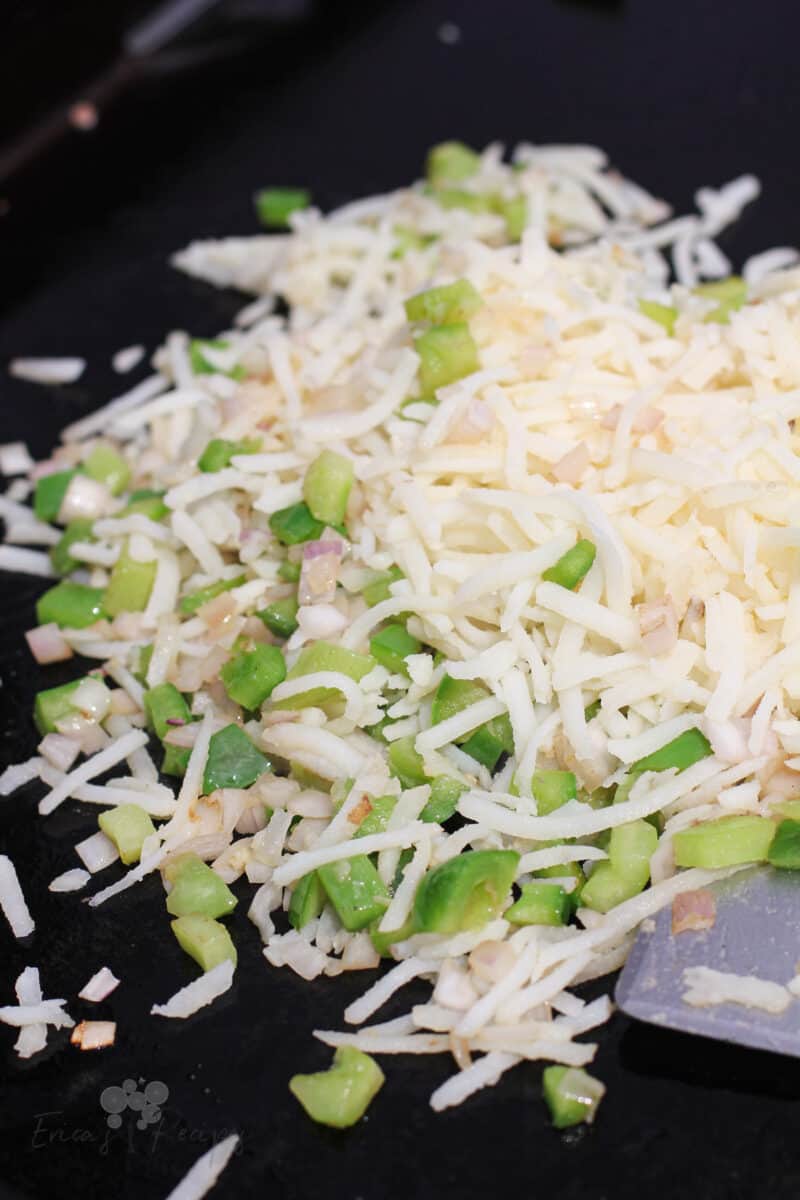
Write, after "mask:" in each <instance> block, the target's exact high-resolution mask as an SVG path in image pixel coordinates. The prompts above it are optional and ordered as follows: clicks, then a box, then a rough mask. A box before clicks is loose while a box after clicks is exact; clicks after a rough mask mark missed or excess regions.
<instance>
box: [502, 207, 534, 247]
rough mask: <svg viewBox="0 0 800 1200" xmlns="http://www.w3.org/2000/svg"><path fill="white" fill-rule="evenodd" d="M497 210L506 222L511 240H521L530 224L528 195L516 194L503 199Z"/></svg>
mask: <svg viewBox="0 0 800 1200" xmlns="http://www.w3.org/2000/svg"><path fill="white" fill-rule="evenodd" d="M497 211H498V212H499V213H500V216H501V217H502V218H503V220H504V221H505V223H506V233H507V234H508V238H509V241H512V242H519V241H521V240H522V235H523V233H524V232H525V230H526V228H527V225H528V200H527V197H526V196H514V197H512V198H511V199H510V200H504V199H501V200H500V201H499V203H498V204H497Z"/></svg>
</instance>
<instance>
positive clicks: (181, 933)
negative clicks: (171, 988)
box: [170, 913, 236, 971]
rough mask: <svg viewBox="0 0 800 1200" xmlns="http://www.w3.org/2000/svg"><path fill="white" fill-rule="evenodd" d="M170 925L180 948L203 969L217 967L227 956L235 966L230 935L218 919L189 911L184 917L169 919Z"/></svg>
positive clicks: (234, 954) (234, 950)
mask: <svg viewBox="0 0 800 1200" xmlns="http://www.w3.org/2000/svg"><path fill="white" fill-rule="evenodd" d="M170 925H171V926H172V932H173V933H174V934H175V937H176V938H177V939H178V945H179V946H180V948H181V949H182V950H185V951H186V953H187V954H189V955H191V957H192V958H193V959H194V960H195V962H196V963H198V964H199V966H201V967H202V968H203V970H204V971H210V970H211V969H212V967H218V966H219V964H220V963H221V962H225V960H226V959H228V958H229V959H230V960H231V962H232V963H233V965H234V966H236V947H235V946H234V944H233V942H232V941H231V935H230V934H229V933H228V931H227V929H226V928H225V926H224V925H220V923H219V921H214V920H212V918H211V917H204V916H201V915H200V914H199V913H189V914H188V915H187V916H184V917H176V918H175V920H174V921H170Z"/></svg>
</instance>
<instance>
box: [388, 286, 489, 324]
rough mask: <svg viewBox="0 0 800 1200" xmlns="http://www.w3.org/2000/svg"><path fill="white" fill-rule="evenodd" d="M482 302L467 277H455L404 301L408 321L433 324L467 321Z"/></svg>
mask: <svg viewBox="0 0 800 1200" xmlns="http://www.w3.org/2000/svg"><path fill="white" fill-rule="evenodd" d="M482 304H483V301H482V300H481V298H480V296H479V294H478V292H477V291H476V290H475V288H474V287H473V286H472V284H471V283H470V281H469V280H468V279H457V280H456V281H455V283H446V284H443V285H442V286H441V287H435V288H429V289H428V291H427V292H418V293H417V295H416V296H412V297H411V298H410V299H409V300H406V302H405V310H406V317H407V318H408V320H409V321H430V322H431V323H432V324H433V325H447V324H449V323H450V322H451V321H467V320H468V319H469V318H470V317H471V316H472V314H473V313H475V312H477V311H478V309H479V308H480V307H481V305H482Z"/></svg>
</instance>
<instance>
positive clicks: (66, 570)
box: [50, 517, 93, 575]
mask: <svg viewBox="0 0 800 1200" xmlns="http://www.w3.org/2000/svg"><path fill="white" fill-rule="evenodd" d="M92 540H93V539H92V522H91V521H90V520H88V519H87V518H86V517H76V519H75V520H74V521H70V523H69V525H67V527H66V529H65V530H64V532H63V533H62V535H61V537H60V538H59V540H58V541H57V542H56V544H55V546H51V547H50V562H51V563H52V564H53V570H55V571H57V572H58V574H59V575H69V574H70V572H71V571H75V570H77V568H78V567H79V566H80V565H81V563H80V560H79V559H77V558H73V557H72V554H71V553H70V551H71V548H72V546H74V545H75V543H76V542H91V541H92Z"/></svg>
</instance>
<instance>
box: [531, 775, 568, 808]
mask: <svg viewBox="0 0 800 1200" xmlns="http://www.w3.org/2000/svg"><path fill="white" fill-rule="evenodd" d="M531 795H532V796H533V798H534V800H535V801H536V811H537V813H538V814H539V816H540V817H546V816H547V814H548V813H551V812H555V810H556V809H557V808H561V806H562V805H563V804H566V803H567V802H568V801H569V800H575V799H577V796H578V784H577V780H576V779H575V776H574V775H573V774H572V771H545V770H541V771H534V772H533V778H532V780H531Z"/></svg>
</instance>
